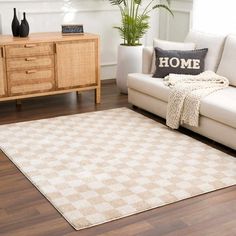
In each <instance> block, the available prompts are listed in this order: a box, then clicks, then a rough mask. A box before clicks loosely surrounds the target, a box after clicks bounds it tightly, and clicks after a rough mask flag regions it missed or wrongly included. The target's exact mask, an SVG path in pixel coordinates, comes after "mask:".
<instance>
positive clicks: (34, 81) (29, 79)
mask: <svg viewBox="0 0 236 236" xmlns="http://www.w3.org/2000/svg"><path fill="white" fill-rule="evenodd" d="M8 84H9V90H10V94H11V95H22V94H29V93H40V92H47V91H51V90H53V89H54V87H55V82H54V69H50V68H49V69H40V70H25V71H15V72H8Z"/></svg>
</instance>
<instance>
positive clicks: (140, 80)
mask: <svg viewBox="0 0 236 236" xmlns="http://www.w3.org/2000/svg"><path fill="white" fill-rule="evenodd" d="M128 88H131V89H134V90H136V91H139V92H141V93H144V94H147V95H149V96H152V97H154V98H157V99H159V100H162V101H164V102H168V98H169V94H170V88H169V87H167V86H166V85H164V83H163V79H161V78H152V75H151V74H141V73H134V74H129V75H128ZM235 101H236V88H235V87H232V86H230V87H228V88H226V89H223V90H219V91H217V92H215V93H212V94H210V95H208V96H207V97H205V98H203V99H202V101H201V106H200V114H201V115H203V116H205V117H208V118H210V119H213V120H215V121H218V122H221V123H223V124H226V125H229V126H231V127H233V128H236V102H235Z"/></svg>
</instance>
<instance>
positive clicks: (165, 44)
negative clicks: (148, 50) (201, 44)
mask: <svg viewBox="0 0 236 236" xmlns="http://www.w3.org/2000/svg"><path fill="white" fill-rule="evenodd" d="M153 47H154V48H155V47H158V48H160V49H163V50H193V49H195V48H196V45H195V43H179V42H172V41H166V40H160V39H154V40H153ZM155 60H156V57H155V53H153V58H152V66H151V73H152V74H153V73H154V72H155V71H156V65H155Z"/></svg>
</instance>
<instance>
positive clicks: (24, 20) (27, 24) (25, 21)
mask: <svg viewBox="0 0 236 236" xmlns="http://www.w3.org/2000/svg"><path fill="white" fill-rule="evenodd" d="M23 22H24V24H25V26H26V29H27V31H28V35H29V30H30V28H29V23H28V21H27V20H26V14H25V12H24V13H23ZM28 35H27V36H28Z"/></svg>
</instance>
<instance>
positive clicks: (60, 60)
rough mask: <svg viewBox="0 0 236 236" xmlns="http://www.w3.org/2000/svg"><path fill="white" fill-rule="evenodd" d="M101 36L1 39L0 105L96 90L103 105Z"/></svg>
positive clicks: (96, 100)
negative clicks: (101, 94) (14, 101)
mask: <svg viewBox="0 0 236 236" xmlns="http://www.w3.org/2000/svg"><path fill="white" fill-rule="evenodd" d="M99 45H100V42H99V36H98V35H94V34H84V35H77V36H62V35H61V33H37V34H31V35H30V37H28V38H14V37H12V36H6V35H0V101H7V100H14V99H16V100H18V99H23V98H29V97H36V96H45V95H53V94H60V93H67V92H73V91H78V92H80V91H84V90H94V91H95V102H96V103H100V93H101V83H100V46H99Z"/></svg>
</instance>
